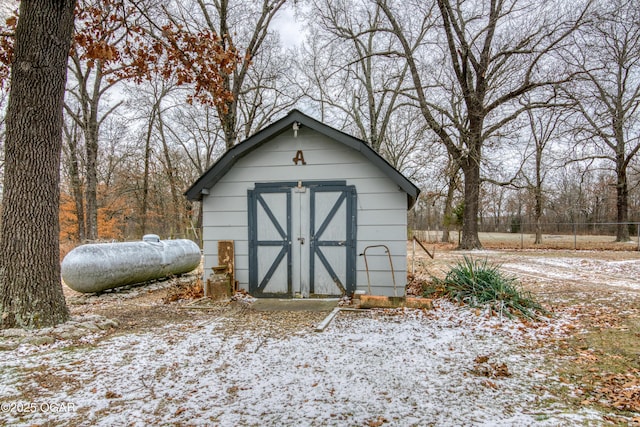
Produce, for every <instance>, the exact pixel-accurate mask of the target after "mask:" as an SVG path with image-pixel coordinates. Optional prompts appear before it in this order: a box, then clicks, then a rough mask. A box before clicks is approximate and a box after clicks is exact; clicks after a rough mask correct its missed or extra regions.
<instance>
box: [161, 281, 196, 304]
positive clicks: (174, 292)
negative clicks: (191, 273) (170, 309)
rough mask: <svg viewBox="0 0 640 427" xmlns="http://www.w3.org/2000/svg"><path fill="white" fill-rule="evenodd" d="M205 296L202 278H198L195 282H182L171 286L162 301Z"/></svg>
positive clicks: (166, 302) (168, 301) (193, 298)
mask: <svg viewBox="0 0 640 427" xmlns="http://www.w3.org/2000/svg"><path fill="white" fill-rule="evenodd" d="M202 297H204V289H203V287H202V280H201V279H200V278H198V279H197V280H196V281H195V282H187V283H180V282H178V283H177V284H176V285H174V286H172V287H171V288H169V291H168V292H167V296H166V297H164V298H163V299H162V302H163V303H165V304H168V303H170V302H175V301H180V300H195V299H199V298H202Z"/></svg>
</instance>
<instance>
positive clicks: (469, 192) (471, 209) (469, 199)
mask: <svg viewBox="0 0 640 427" xmlns="http://www.w3.org/2000/svg"><path fill="white" fill-rule="evenodd" d="M461 163H462V173H463V174H464V215H463V222H462V239H461V240H460V249H482V244H481V243H480V238H479V237H478V208H479V206H480V164H479V163H478V162H477V161H475V160H474V159H473V158H472V157H467V158H466V159H465V160H463V161H462V162H461Z"/></svg>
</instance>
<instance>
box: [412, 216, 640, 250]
mask: <svg viewBox="0 0 640 427" xmlns="http://www.w3.org/2000/svg"><path fill="white" fill-rule="evenodd" d="M620 224H622V225H624V226H625V227H628V231H629V239H628V240H626V241H617V227H618V225H620ZM480 230H481V231H480V232H479V233H478V237H479V239H480V243H481V244H482V246H483V247H485V248H511V249H574V250H616V251H640V223H638V222H627V223H615V222H607V223H587V222H582V223H545V224H541V230H542V235H541V236H540V237H541V239H540V241H539V242H536V232H535V230H536V225H535V224H530V223H518V224H517V227H516V226H514V227H509V228H508V229H507V230H504V231H500V230H495V229H493V230H491V229H490V231H487V227H480ZM445 234H446V233H445V232H444V231H443V229H442V228H438V229H436V228H433V229H426V230H412V231H411V233H410V235H409V238H410V239H411V238H413V237H415V238H417V239H418V240H420V241H421V242H427V243H451V244H457V243H459V242H460V240H459V239H460V237H461V236H460V232H459V230H457V229H452V230H450V231H449V233H448V239H443V237H444V236H445Z"/></svg>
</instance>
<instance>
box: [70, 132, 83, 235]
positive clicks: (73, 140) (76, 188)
mask: <svg viewBox="0 0 640 427" xmlns="http://www.w3.org/2000/svg"><path fill="white" fill-rule="evenodd" d="M67 145H68V146H69V175H70V178H71V190H72V191H73V200H74V202H75V207H76V218H77V220H78V241H80V242H82V241H84V240H85V239H86V233H85V226H84V203H83V197H84V195H83V191H82V181H81V180H80V166H79V162H78V129H77V123H74V126H73V130H72V131H71V132H68V133H67Z"/></svg>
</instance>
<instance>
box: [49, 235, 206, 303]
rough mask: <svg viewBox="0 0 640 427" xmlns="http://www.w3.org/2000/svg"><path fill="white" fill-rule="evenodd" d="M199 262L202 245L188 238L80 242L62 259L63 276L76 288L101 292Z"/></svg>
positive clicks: (186, 269) (176, 271) (182, 270)
mask: <svg viewBox="0 0 640 427" xmlns="http://www.w3.org/2000/svg"><path fill="white" fill-rule="evenodd" d="M198 265H200V248H199V247H198V245H196V244H195V243H194V242H193V241H191V240H187V239H177V240H160V238H159V237H158V236H157V235H155V234H149V235H145V236H144V237H143V240H142V241H141V242H123V243H95V244H88V245H82V246H78V247H77V248H75V249H73V250H72V251H71V252H69V253H68V254H67V256H65V257H64V260H62V266H61V273H62V280H64V283H65V284H66V285H67V286H69V287H70V288H71V289H73V290H74V291H78V292H85V293H88V292H101V291H105V290H107V289H113V288H117V287H119V286H125V285H131V284H134V283H141V282H146V281H148V280H154V279H161V278H163V277H167V276H170V275H173V274H183V273H188V272H189V271H191V270H194V269H195V268H197V267H198Z"/></svg>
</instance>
